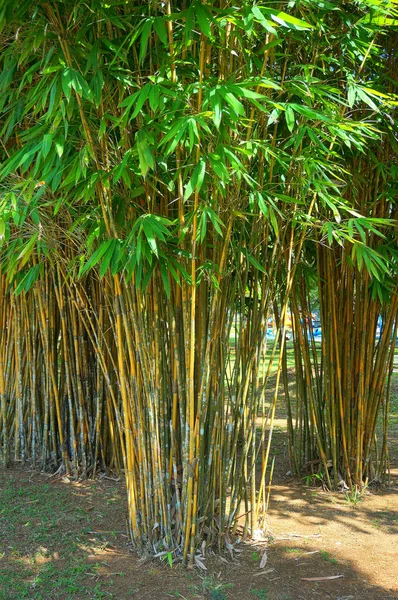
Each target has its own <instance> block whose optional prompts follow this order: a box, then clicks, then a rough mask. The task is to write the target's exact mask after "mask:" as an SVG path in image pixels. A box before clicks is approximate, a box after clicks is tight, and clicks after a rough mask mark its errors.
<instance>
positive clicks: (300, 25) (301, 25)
mask: <svg viewBox="0 0 398 600" xmlns="http://www.w3.org/2000/svg"><path fill="white" fill-rule="evenodd" d="M271 19H272V20H273V21H275V22H276V23H278V24H279V25H282V26H283V27H288V28H289V29H297V30H298V31H301V30H306V29H313V28H314V26H313V25H310V24H309V23H307V22H306V21H303V20H302V19H297V18H296V17H293V16H292V15H288V14H287V13H285V12H283V11H281V12H279V13H278V14H276V15H275V14H271Z"/></svg>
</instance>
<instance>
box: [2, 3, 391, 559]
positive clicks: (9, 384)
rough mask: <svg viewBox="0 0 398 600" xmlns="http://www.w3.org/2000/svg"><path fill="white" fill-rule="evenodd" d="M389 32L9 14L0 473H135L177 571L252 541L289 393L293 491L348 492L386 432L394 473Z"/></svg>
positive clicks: (250, 8) (28, 7)
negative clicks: (319, 334) (292, 379)
mask: <svg viewBox="0 0 398 600" xmlns="http://www.w3.org/2000/svg"><path fill="white" fill-rule="evenodd" d="M397 12H398V11H397V5H396V3H395V2H387V1H385V2H384V1H381V0H378V1H377V0H366V1H362V0H361V1H358V2H355V3H332V2H322V3H319V2H314V1H313V0H303V1H300V2H299V1H297V2H296V1H291V2H280V3H276V2H268V3H264V4H254V3H250V2H239V3H237V4H236V5H234V4H230V3H228V2H224V1H222V2H213V3H212V2H208V3H204V2H193V3H186V2H184V3H179V2H176V3H171V2H170V1H169V0H166V1H165V2H161V3H159V2H148V3H142V2H135V3H133V2H126V1H123V2H121V1H119V0H109V1H108V2H106V3H105V2H102V0H91V1H89V2H81V1H79V0H65V1H60V2H37V3H33V5H32V3H30V2H25V1H21V2H20V3H19V4H18V5H16V4H15V3H14V2H10V1H8V0H3V1H2V2H0V23H1V34H0V35H1V43H2V51H1V73H0V92H1V93H0V110H1V116H0V128H1V133H0V136H1V147H0V153H1V158H2V161H1V166H0V181H1V184H0V185H1V187H0V244H1V245H0V269H1V270H0V448H1V458H2V462H3V464H4V465H8V464H10V463H11V462H12V461H22V462H24V463H29V464H33V466H34V467H35V468H40V469H43V470H51V471H56V470H58V469H59V470H60V471H61V472H67V473H70V474H71V475H73V476H75V477H87V476H90V477H92V476H95V473H96V472H97V471H98V470H99V469H100V470H110V471H113V472H119V473H121V472H123V473H124V476H125V479H126V486H127V492H128V511H129V526H130V533H131V537H132V540H133V542H134V544H135V545H136V546H137V547H138V548H141V550H145V551H150V552H152V553H155V554H156V555H161V554H162V553H171V555H172V556H173V558H176V559H179V558H182V559H183V560H184V561H187V562H189V563H190V564H195V562H196V563H198V562H199V563H200V561H201V556H202V555H199V554H198V552H199V549H200V551H201V552H202V553H204V552H205V548H206V547H208V546H213V547H220V546H226V547H227V548H231V546H230V544H231V537H230V536H231V535H232V534H235V533H236V532H239V533H240V534H241V535H243V536H246V535H253V534H254V532H255V531H256V529H257V528H259V527H260V528H261V526H262V523H263V519H264V512H265V511H266V509H267V505H268V501H269V491H270V485H271V480H272V471H273V462H272V461H271V457H272V446H271V441H272V432H273V423H274V416H275V410H276V406H277V402H278V396H279V390H280V389H282V388H283V386H284V388H285V396H286V398H287V401H288V414H289V417H290V418H289V432H290V453H291V460H292V466H293V468H294V469H296V471H297V472H300V470H301V469H303V468H306V465H307V463H308V462H310V463H311V465H314V464H316V461H317V460H318V462H319V464H320V465H321V468H324V476H325V478H326V479H327V480H328V483H329V484H330V486H333V485H334V484H337V483H338V482H337V479H338V478H339V477H338V475H337V474H339V475H340V473H341V476H342V477H344V478H346V480H347V482H348V484H349V485H354V484H358V485H361V484H362V482H363V481H364V478H365V477H367V476H370V475H371V473H370V466H369V465H370V458H371V453H372V451H373V449H374V448H375V426H376V421H377V417H378V415H379V412H380V410H382V412H383V411H384V412H383V415H384V424H385V427H384V428H383V431H384V439H383V440H382V443H381V445H380V444H379V447H380V450H379V452H380V453H381V456H379V457H378V460H377V464H378V465H379V467H380V468H379V467H378V468H379V471H380V470H381V471H380V472H384V471H385V468H386V465H387V461H388V458H387V446H386V425H387V415H388V406H387V404H388V393H387V392H386V390H387V389H388V385H387V386H386V381H387V382H388V373H389V372H390V371H391V364H392V357H393V352H394V345H393V344H390V340H391V338H395V335H396V316H397V297H396V287H394V286H396V282H395V279H394V275H396V247H395V242H394V219H395V218H396V188H395V187H394V185H396V184H394V178H395V180H396V173H397V165H396V158H394V152H395V150H396V127H395V123H396V121H395V112H396V108H395V107H396V105H397V102H396V96H395V95H394V93H395V91H396V90H395V87H394V85H395V84H394V73H393V57H394V52H396V40H397V36H396V24H397V21H396V19H398V16H397ZM314 281H315V284H314ZM314 285H318V286H319V300H320V305H321V318H322V322H323V327H324V331H325V335H324V339H323V342H322V353H321V357H319V353H317V352H316V351H315V350H314V348H315V346H314V344H313V343H311V341H310V342H308V336H307V327H306V325H305V324H306V323H307V321H308V319H307V317H308V314H310V312H311V306H310V304H311V301H312V300H311V298H313V295H312V296H311V294H313V288H314ZM386 294H387V295H388V298H387V299H386V298H385V296H386ZM272 312H273V313H274V314H275V316H276V320H277V323H278V330H277V335H276V339H275V341H274V342H268V346H269V347H268V348H267V347H266V336H265V333H266V328H267V318H268V315H269V314H271V313H272ZM290 313H291V314H292V316H293V321H294V325H295V326H294V343H295V347H296V372H297V384H296V392H295V395H296V398H295V399H294V398H292V396H291V395H292V392H291V391H290V390H289V381H288V373H287V369H286V325H287V318H288V315H289V314H290ZM380 314H382V315H383V319H384V323H385V328H384V330H383V334H382V336H381V339H380V342H379V343H377V344H376V346H375V341H374V339H375V338H374V330H375V327H376V322H377V319H378V317H379V315H380ZM310 340H311V338H310ZM347 346H351V347H352V352H351V353H350V354H349V357H348V358H347V359H345V356H346V351H347ZM311 349H313V350H314V352H313V354H311ZM271 375H272V382H270V379H271ZM358 377H359V379H358ZM354 379H355V381H354ZM271 383H272V385H271ZM352 455H353V456H354V462H352V458H351V456H352ZM351 463H352V464H351ZM329 465H332V467H333V471H334V480H333V477H331V475H330V474H329V473H330V472H331V469H330V466H329ZM241 514H243V517H242V518H240V515H241Z"/></svg>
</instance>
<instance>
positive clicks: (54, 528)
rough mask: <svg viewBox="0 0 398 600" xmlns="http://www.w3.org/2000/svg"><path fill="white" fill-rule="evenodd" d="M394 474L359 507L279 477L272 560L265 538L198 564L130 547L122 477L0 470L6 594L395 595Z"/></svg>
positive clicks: (195, 599)
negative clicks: (89, 478)
mask: <svg viewBox="0 0 398 600" xmlns="http://www.w3.org/2000/svg"><path fill="white" fill-rule="evenodd" d="M393 478H394V479H393V485H392V486H391V487H390V488H389V489H384V490H379V491H373V492H371V493H370V494H369V495H368V496H367V497H366V498H365V500H364V501H363V502H361V503H359V504H357V505H352V504H351V503H349V502H347V501H346V500H345V498H344V496H343V495H341V494H331V493H326V492H323V491H322V490H320V489H310V488H307V487H305V486H304V485H302V484H301V483H298V482H295V481H291V480H288V478H287V477H286V478H285V479H286V480H285V481H281V479H282V477H280V478H279V481H278V483H277V484H276V485H275V487H274V490H273V494H272V503H271V506H270V510H269V515H268V534H269V537H270V539H269V541H268V543H267V545H266V550H267V555H268V560H267V564H266V565H265V567H264V568H263V569H260V560H261V554H262V551H263V548H264V546H259V547H256V546H255V545H252V544H242V545H241V550H242V552H240V553H239V555H237V557H236V558H235V559H234V560H232V559H231V557H230V556H229V555H227V554H226V555H223V556H221V557H219V556H209V557H207V559H206V566H207V568H208V571H207V572H198V571H196V569H195V570H193V571H189V570H185V569H183V568H182V567H180V566H178V565H173V567H172V568H170V566H169V565H168V564H166V563H162V562H159V560H157V561H153V560H152V561H149V560H148V561H141V560H140V559H139V558H138V557H137V556H135V555H134V554H133V553H132V552H131V551H130V550H129V547H128V539H127V536H126V527H125V498H124V489H123V484H122V482H116V481H112V480H108V479H102V480H97V481H94V482H86V483H73V482H70V481H68V480H67V479H58V480H54V479H50V478H49V477H47V476H44V475H40V474H34V473H27V472H26V471H20V470H8V471H6V472H4V471H2V472H1V473H0V557H1V558H0V598H1V599H4V600H9V599H10V600H11V599H17V600H19V599H20V598H32V599H36V600H41V599H46V600H50V599H52V598H61V599H65V600H66V599H69V598H71V599H72V598H74V599H79V600H80V599H81V600H85V599H86V598H114V599H120V600H122V599H130V598H136V599H148V600H151V599H153V600H157V599H159V600H160V599H166V598H182V599H186V600H200V599H206V598H209V599H213V600H225V599H235V598H236V599H240V598H242V599H248V600H249V599H251V600H255V599H256V598H257V599H260V600H293V599H294V600H296V599H304V600H307V599H308V600H310V599H314V600H315V599H319V600H322V599H324V598H325V599H326V598H332V599H334V600H337V599H340V600H343V599H344V600H354V599H355V600H357V599H358V600H362V599H363V600H365V599H366V600H368V599H369V600H371V599H376V598H377V599H382V598H385V599H387V598H389V599H392V598H395V599H398V535H397V533H398V470H395V471H394V472H393ZM43 503H44V505H45V507H44V509H43ZM337 576H339V578H336V579H330V580H325V581H319V582H314V581H306V580H305V578H313V577H337Z"/></svg>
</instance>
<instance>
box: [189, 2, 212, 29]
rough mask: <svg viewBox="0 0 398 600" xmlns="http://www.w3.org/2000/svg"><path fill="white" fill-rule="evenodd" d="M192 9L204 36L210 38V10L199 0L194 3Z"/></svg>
mask: <svg viewBox="0 0 398 600" xmlns="http://www.w3.org/2000/svg"><path fill="white" fill-rule="evenodd" d="M194 11H195V16H196V20H197V22H198V24H199V28H200V30H201V31H202V33H204V35H205V36H207V37H208V38H211V37H212V34H211V22H212V19H213V18H212V15H211V13H210V11H209V10H208V8H207V7H206V6H205V5H204V4H202V3H201V2H196V3H195V7H194Z"/></svg>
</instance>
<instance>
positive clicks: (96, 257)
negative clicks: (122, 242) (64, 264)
mask: <svg viewBox="0 0 398 600" xmlns="http://www.w3.org/2000/svg"><path fill="white" fill-rule="evenodd" d="M112 242H113V240H107V241H106V242H103V243H102V244H101V245H100V246H99V248H97V250H96V251H95V252H94V253H93V254H92V255H91V256H90V258H89V259H88V261H87V262H86V263H85V264H82V266H81V267H80V270H79V277H82V275H84V274H85V273H87V271H89V270H90V269H92V268H93V267H95V265H96V264H97V263H98V262H99V261H100V260H101V258H102V257H103V256H104V254H105V252H107V250H108V248H109V246H110V245H111V244H112Z"/></svg>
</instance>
